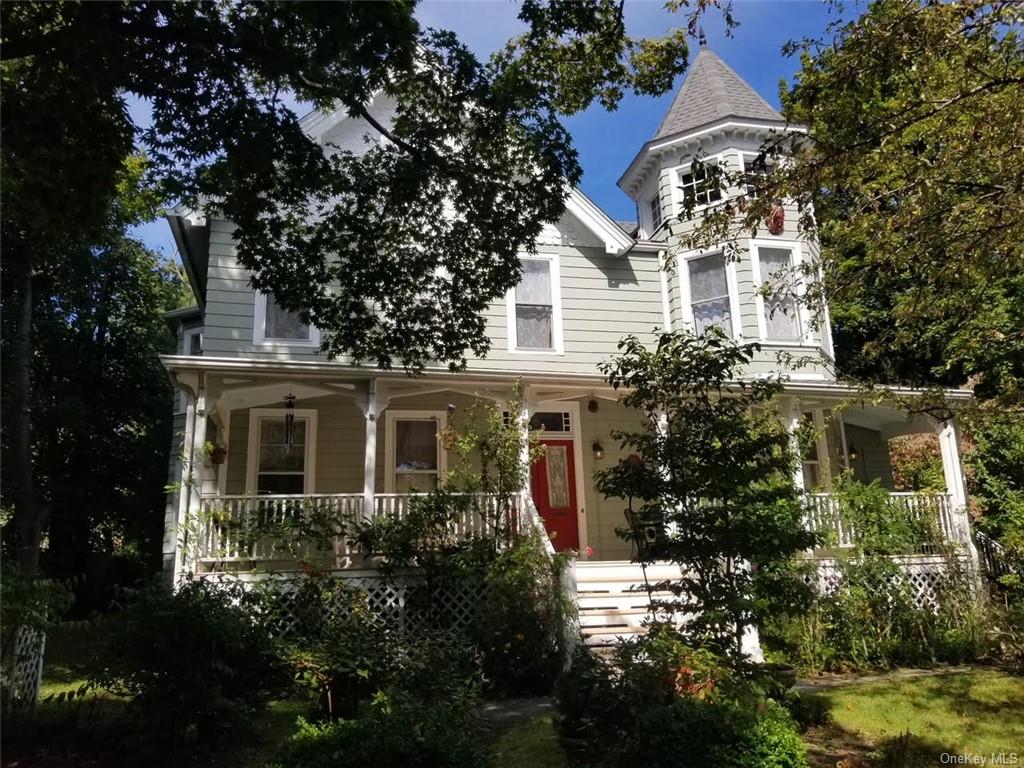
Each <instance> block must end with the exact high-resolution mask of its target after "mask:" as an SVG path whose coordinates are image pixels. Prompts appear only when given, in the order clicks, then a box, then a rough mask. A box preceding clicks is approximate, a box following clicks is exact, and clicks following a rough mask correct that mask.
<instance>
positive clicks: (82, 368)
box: [0, 158, 193, 589]
mask: <svg viewBox="0 0 1024 768" xmlns="http://www.w3.org/2000/svg"><path fill="white" fill-rule="evenodd" d="M144 169H145V163H144V162H143V161H142V159H141V158H132V159H131V160H130V161H129V162H128V163H127V164H126V165H125V166H124V168H123V169H122V172H121V174H120V178H119V181H118V186H117V189H118V196H117V198H116V199H115V200H114V202H113V204H112V205H110V207H109V208H108V210H107V211H106V212H105V224H104V225H103V227H101V228H97V229H96V230H95V231H93V232H90V233H86V234H87V235H88V236H89V240H86V239H85V238H84V237H82V238H78V239H77V240H75V241H71V240H69V241H65V250H64V252H63V256H62V258H61V260H60V261H57V262H54V263H53V264H52V265H50V268H51V270H52V271H49V272H46V273H41V272H40V273H37V274H36V275H35V276H34V278H33V284H34V293H35V294H36V300H35V302H34V307H33V312H32V316H31V320H32V324H31V327H30V331H31V335H32V339H33V350H34V352H33V356H32V361H31V367H30V373H31V377H32V380H33V382H34V385H33V387H32V389H31V399H30V401H29V405H30V408H31V410H32V414H33V422H34V423H33V432H32V452H31V458H32V469H33V487H32V490H33V496H34V501H35V502H36V504H37V505H38V506H37V516H36V517H35V518H34V519H29V520H28V523H29V525H31V531H30V533H29V534H28V535H23V536H19V537H17V543H18V544H19V545H22V544H25V543H29V542H34V543H35V544H36V546H38V542H39V538H40V537H41V536H42V535H43V534H44V533H45V534H46V535H47V538H48V540H49V547H48V557H47V571H48V573H49V575H51V576H55V577H60V578H67V577H72V576H80V575H83V574H89V575H90V576H91V578H89V579H88V580H87V582H86V584H85V585H84V586H85V587H87V588H90V589H92V588H98V587H99V586H101V585H102V584H103V581H104V578H103V572H104V570H105V569H106V567H107V565H108V564H109V561H110V556H111V555H112V554H113V553H116V552H120V553H121V554H128V555H130V559H133V560H136V561H138V562H140V563H144V564H145V565H146V566H148V567H149V568H152V567H153V566H154V565H155V562H156V560H157V558H158V556H159V551H160V549H159V543H160V540H161V535H162V513H163V506H164V496H163V493H162V490H161V489H162V486H163V485H164V483H165V482H166V477H167V447H168V445H170V443H171V407H170V405H171V396H172V393H171V388H170V384H169V382H168V381H167V376H166V374H165V372H164V371H163V368H162V366H161V364H160V361H159V358H158V356H159V355H160V354H164V353H168V352H172V351H173V350H174V348H175V341H174V336H173V334H172V333H171V331H170V328H169V327H168V325H167V323H166V321H165V320H164V318H163V313H164V312H165V311H167V310H169V309H174V308H177V307H179V306H182V305H183V303H184V304H188V303H191V302H192V301H193V299H192V297H191V295H190V293H189V292H188V289H187V287H186V286H185V285H183V283H182V281H181V278H180V276H179V275H178V274H177V273H176V271H175V270H174V269H173V268H172V266H171V265H169V264H167V263H166V262H165V261H164V260H163V259H162V258H161V257H160V256H159V255H158V254H155V253H152V252H151V251H148V250H147V249H146V248H145V247H144V246H143V245H142V244H141V243H139V242H138V241H136V240H133V239H131V238H129V237H126V236H125V229H126V227H127V226H129V225H130V224H134V223H137V222H139V221H142V220H145V219H151V218H152V217H153V215H154V213H155V210H156V203H157V202H158V198H157V197H155V195H154V192H153V190H152V189H149V188H147V187H145V186H144V185H143V174H144ZM16 269H18V265H17V263H16V262H15V263H13V264H12V263H11V262H8V261H6V260H5V262H4V264H3V277H4V280H3V286H4V290H3V296H2V300H3V309H4V311H3V313H2V315H0V318H2V329H3V338H4V340H5V342H6V340H8V339H11V338H12V336H13V335H14V334H13V333H12V327H13V326H16V325H17V324H18V322H19V321H20V316H16V315H15V314H13V313H10V312H8V311H7V309H8V307H9V306H10V305H11V303H12V302H15V301H16V300H17V295H16V291H17V289H18V288H19V286H18V285H17V284H15V282H14V281H12V280H10V279H9V277H8V276H9V275H10V273H11V271H13V270H16ZM17 354H19V351H18V350H17V349H16V348H15V345H11V344H8V343H5V344H4V345H3V347H2V362H3V380H2V385H3V394H4V399H5V401H8V402H9V399H8V398H9V393H10V392H11V391H12V390H13V389H15V387H16V383H17V382H16V381H14V378H15V375H16V374H14V375H12V372H14V371H16V366H14V365H12V363H11V361H12V358H14V357H15V356H16V355H17ZM12 432H13V431H12V430H10V429H9V426H8V424H6V423H5V424H4V430H3V435H2V438H3V439H2V451H3V460H4V465H5V466H7V465H8V463H9V458H10V457H12V456H13V455H15V454H16V451H17V446H16V445H15V444H14V443H13V440H12V436H13V435H12ZM16 481H17V477H16V476H12V475H10V474H8V473H4V475H3V477H2V489H3V495H4V497H5V498H9V497H10V496H13V493H12V488H11V485H12V484H13V483H14V482H16ZM24 519H25V518H24V517H22V518H18V517H16V519H15V523H21V522H22V521H23V520H24ZM19 533H20V532H19ZM25 549H27V548H22V549H21V550H20V551H19V555H21V554H23V553H24V551H25ZM19 560H21V562H22V563H23V564H24V563H25V560H23V559H21V558H20V557H19ZM27 570H30V571H31V568H29V569H27Z"/></svg>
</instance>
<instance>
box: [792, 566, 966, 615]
mask: <svg viewBox="0 0 1024 768" xmlns="http://www.w3.org/2000/svg"><path fill="white" fill-rule="evenodd" d="M892 559H893V560H894V561H896V562H897V563H898V565H899V574H900V576H899V577H900V578H902V579H903V582H904V583H905V584H907V585H909V587H910V591H911V594H912V595H913V600H914V605H915V606H916V607H918V608H925V607H927V608H930V609H932V610H935V609H936V608H938V605H939V601H940V599H941V596H942V593H943V590H944V588H945V586H946V584H947V583H948V579H949V578H950V577H951V576H953V577H956V576H962V575H964V574H968V575H969V574H970V573H971V570H970V569H971V559H970V557H968V556H966V555H957V556H953V557H946V556H943V555H903V556H895V557H893V558H892ZM810 562H812V563H814V565H815V566H816V567H815V569H814V572H813V573H811V574H808V575H807V576H805V581H807V582H808V583H814V584H815V586H816V588H817V591H818V594H819V595H821V596H823V597H830V596H832V595H834V594H835V593H836V590H837V589H839V585H840V584H841V583H842V580H843V572H842V569H841V567H840V562H841V561H838V560H836V559H835V558H831V557H828V558H825V557H823V558H811V559H810ZM954 570H955V571H958V573H953V571H954ZM972 583H973V581H972Z"/></svg>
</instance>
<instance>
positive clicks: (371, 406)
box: [363, 379, 377, 520]
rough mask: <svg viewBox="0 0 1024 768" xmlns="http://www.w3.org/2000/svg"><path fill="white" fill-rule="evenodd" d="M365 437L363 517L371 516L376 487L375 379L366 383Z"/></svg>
mask: <svg viewBox="0 0 1024 768" xmlns="http://www.w3.org/2000/svg"><path fill="white" fill-rule="evenodd" d="M364 405H365V407H364V408H363V415H364V416H365V417H366V439H365V443H364V454H363V519H364V520H370V519H371V518H372V517H373V495H374V493H375V492H376V488H377V380H376V379H370V381H369V382H367V385H366V401H365V403H364Z"/></svg>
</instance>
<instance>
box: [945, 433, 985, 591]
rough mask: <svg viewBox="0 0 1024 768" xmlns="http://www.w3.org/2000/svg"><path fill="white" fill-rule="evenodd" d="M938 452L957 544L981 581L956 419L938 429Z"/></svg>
mask: <svg viewBox="0 0 1024 768" xmlns="http://www.w3.org/2000/svg"><path fill="white" fill-rule="evenodd" d="M939 450H940V452H941V454H942V474H943V475H944V476H945V478H946V493H947V494H949V502H950V507H951V508H950V510H949V516H950V521H951V522H955V525H956V528H957V530H956V535H957V538H958V540H959V541H958V542H957V543H958V544H960V545H962V546H963V547H964V548H965V549H966V550H967V553H968V555H969V556H970V558H971V563H972V565H973V567H974V573H975V574H976V576H977V577H978V578H980V573H981V570H980V562H979V560H978V549H977V547H975V546H974V540H973V539H972V538H971V521H970V515H969V514H968V512H967V485H966V483H965V481H964V468H963V457H962V456H961V455H960V425H959V424H958V423H957V421H956V419H955V418H950V419H947V420H946V421H945V422H944V423H943V424H941V425H939ZM979 585H980V582H979Z"/></svg>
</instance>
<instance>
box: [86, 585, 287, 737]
mask: <svg viewBox="0 0 1024 768" xmlns="http://www.w3.org/2000/svg"><path fill="white" fill-rule="evenodd" d="M254 607H255V606H254V604H253V603H252V601H251V600H249V599H248V598H247V596H246V593H245V591H244V589H243V588H242V587H241V586H238V587H237V588H235V589H230V588H229V586H228V585H227V584H219V585H211V584H208V583H207V582H205V581H191V582H186V583H184V584H182V585H181V586H180V587H179V588H178V590H177V591H171V589H170V588H169V587H168V586H167V585H165V584H163V583H154V584H153V585H152V586H150V587H148V588H146V589H144V590H141V591H140V592H139V593H137V594H136V595H135V596H134V599H133V600H132V602H131V603H130V605H129V606H128V608H127V609H126V610H125V612H124V614H123V615H122V616H121V621H120V622H119V624H118V631H117V632H116V634H114V635H113V636H112V638H111V644H110V648H109V649H108V653H107V654H106V660H107V666H106V667H104V668H103V669H101V670H99V671H97V672H96V673H95V674H94V675H93V677H92V680H91V682H93V683H94V684H95V685H97V686H98V687H101V688H104V689H106V690H108V691H110V692H111V693H113V694H115V695H118V696H124V697H127V698H129V699H130V700H131V704H132V711H133V713H134V714H135V715H137V716H138V717H139V719H140V725H141V726H142V727H143V729H144V731H145V732H146V734H147V735H148V737H149V738H150V739H152V740H153V741H157V742H163V743H165V744H166V745H168V746H173V747H175V748H181V747H183V746H185V745H188V744H195V743H199V744H211V743H214V742H216V741H217V740H218V739H220V738H221V736H222V735H223V734H224V733H225V732H226V731H228V730H230V729H232V728H238V727H242V726H244V724H245V723H246V721H247V719H248V717H249V716H250V715H251V714H252V713H253V712H255V711H257V710H259V709H260V708H262V707H263V705H264V704H265V703H266V701H267V700H268V698H269V697H270V696H271V695H272V694H274V693H276V692H278V691H280V690H281V689H282V687H283V684H284V682H285V680H286V677H285V675H284V674H283V668H282V666H281V664H280V662H279V660H278V658H277V656H276V653H275V649H274V646H273V644H272V642H271V639H270V636H269V634H268V633H267V631H266V630H265V629H264V628H263V627H261V626H260V624H259V622H258V619H257V616H256V613H255V611H254Z"/></svg>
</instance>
